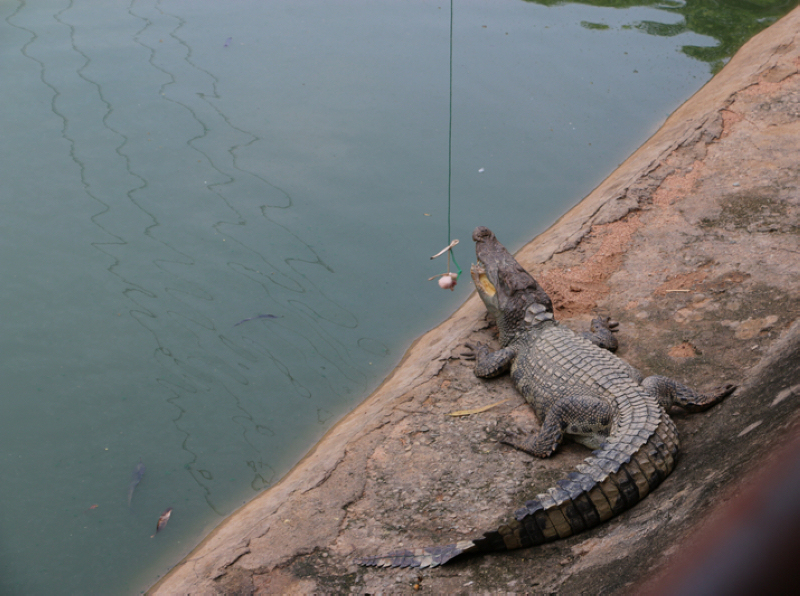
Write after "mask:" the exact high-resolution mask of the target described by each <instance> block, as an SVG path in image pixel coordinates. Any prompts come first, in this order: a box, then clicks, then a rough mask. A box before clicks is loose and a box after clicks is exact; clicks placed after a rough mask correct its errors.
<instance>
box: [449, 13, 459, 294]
mask: <svg viewBox="0 0 800 596" xmlns="http://www.w3.org/2000/svg"><path fill="white" fill-rule="evenodd" d="M449 113H450V123H449V126H448V131H447V244H450V242H452V236H451V232H450V210H451V200H450V195H451V188H452V172H453V0H450V110H449ZM451 258H452V259H453V264H454V265H455V266H456V269H458V273H457V274H456V279H458V278H459V277H461V267H459V266H458V263H457V262H456V256H455V254H453V249H452V248H451V249H450V250H449V251H447V271H448V272H449V271H450V259H451Z"/></svg>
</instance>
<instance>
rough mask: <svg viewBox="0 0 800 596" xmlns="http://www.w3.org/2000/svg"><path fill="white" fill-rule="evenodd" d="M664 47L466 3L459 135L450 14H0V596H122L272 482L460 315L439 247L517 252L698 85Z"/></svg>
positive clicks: (458, 33) (649, 11) (57, 3)
mask: <svg viewBox="0 0 800 596" xmlns="http://www.w3.org/2000/svg"><path fill="white" fill-rule="evenodd" d="M682 19H683V17H682V16H680V14H673V13H669V12H665V11H659V10H655V9H653V8H629V9H626V10H617V9H612V8H598V7H591V6H589V7H587V6H578V5H566V6H558V7H553V8H548V7H546V6H541V5H537V4H530V3H525V2H520V1H518V0H502V1H500V0H497V1H494V2H479V1H471V2H467V1H457V2H456V3H455V14H454V21H453V22H454V28H453V50H454V53H453V71H452V81H453V82H452V84H453V95H452V112H451V106H450V95H449V76H450V61H449V60H450V58H449V48H450V13H449V3H447V2H430V1H427V0H417V1H408V2H390V1H385V2H375V1H362V2H358V1H348V2H323V1H300V0H291V1H273V2H262V1H259V0H235V1H229V2H221V1H218V2H211V1H206V2H198V1H190V0H133V1H130V0H124V1H123V0H120V1H114V0H102V1H101V0H36V1H35V2H33V1H30V2H24V1H21V0H14V1H12V0H2V1H0V31H2V37H1V38H0V39H2V43H1V44H0V51H2V85H1V86H0V89H2V100H3V101H2V103H3V106H4V109H3V111H2V115H0V123H2V131H3V143H2V151H3V156H2V161H0V163H2V165H1V166H0V167H2V181H3V185H2V203H0V204H1V205H2V215H3V216H2V221H1V222H0V225H2V233H1V234H0V251H1V252H0V255H2V260H0V267H2V269H1V271H2V280H3V283H2V286H0V292H1V293H2V294H1V296H2V299H0V317H2V318H1V319H0V320H2V334H1V335H0V354H2V359H1V360H0V366H1V367H2V368H1V369H0V375H1V378H2V379H3V400H2V406H1V407H0V411H2V416H1V417H0V442H1V443H0V444H1V445H2V449H1V450H0V472H1V473H2V478H3V482H2V489H1V490H0V505H1V506H0V592H2V593H3V594H26V595H30V594H90V593H91V594H100V593H102V594H131V593H139V592H141V591H143V590H144V589H146V588H147V587H148V586H149V585H151V584H152V583H153V582H154V581H155V580H156V579H157V578H158V577H159V576H160V575H161V574H163V573H164V572H166V571H167V570H168V569H169V568H170V567H171V566H172V565H174V564H175V563H176V562H177V561H178V560H179V559H180V557H182V556H183V555H185V554H186V553H187V552H188V551H189V550H190V549H191V548H192V547H193V546H194V545H195V544H196V543H197V542H198V541H199V540H200V539H201V538H202V537H203V536H204V535H205V534H206V533H207V532H208V531H209V530H211V529H212V528H213V527H214V526H215V525H217V524H218V523H219V522H220V521H221V520H222V518H223V516H225V515H227V514H229V513H230V512H231V511H233V510H234V509H235V508H237V507H238V506H240V505H241V504H242V503H244V502H245V501H247V500H249V499H250V498H252V497H253V496H254V495H255V494H256V493H258V492H259V491H261V490H263V489H264V488H266V487H269V486H271V485H272V484H274V483H275V482H276V481H277V480H278V479H279V478H280V477H281V475H282V474H284V473H285V472H286V471H287V470H288V469H289V468H290V467H291V466H292V465H293V464H294V463H295V462H296V461H298V459H299V458H300V457H301V456H302V455H303V454H304V453H305V452H306V451H307V450H308V448H309V447H310V446H311V445H312V444H313V443H314V442H315V441H316V440H317V439H318V438H319V437H320V436H322V434H323V433H324V432H325V431H326V430H327V429H329V428H330V427H331V425H332V424H333V423H334V422H335V421H336V420H337V419H339V418H340V417H341V416H343V415H344V414H345V413H346V412H347V411H348V410H349V409H351V408H352V407H354V406H355V405H356V404H358V403H359V402H360V401H361V400H363V399H364V398H365V397H366V396H367V395H368V394H369V392H370V391H371V390H372V389H373V388H374V387H375V386H376V385H377V384H378V383H379V382H380V380H381V379H382V378H383V377H384V376H385V375H386V374H387V373H388V372H389V371H390V370H391V368H392V367H393V366H394V365H395V364H396V363H397V362H398V360H399V359H400V357H401V356H402V354H403V351H404V350H405V349H406V347H407V346H408V345H409V343H410V342H411V341H412V340H413V339H414V338H415V337H416V336H418V335H420V334H421V333H422V332H424V331H425V330H426V329H428V328H430V327H432V326H433V325H435V324H437V323H438V322H440V321H441V320H442V319H443V318H444V317H446V316H447V315H448V314H449V313H450V312H452V311H453V310H455V308H457V306H458V305H459V304H460V303H461V302H462V301H463V300H464V298H465V297H466V296H467V295H468V293H469V291H470V287H469V286H470V284H469V283H468V280H467V277H466V276H465V277H462V280H461V281H462V283H460V284H459V285H458V287H457V288H456V291H455V292H453V293H450V292H443V291H441V290H440V289H438V288H437V287H436V285H435V283H434V282H428V281H427V278H428V277H431V276H432V275H435V274H437V273H441V272H443V268H444V267H445V263H443V262H442V259H439V260H437V261H433V262H432V261H431V260H430V259H429V256H430V255H432V254H434V253H435V252H438V251H439V250H440V249H441V248H443V247H444V246H445V244H447V242H448V240H449V236H448V223H450V225H451V236H452V237H453V238H459V239H461V240H462V244H461V245H460V246H459V247H458V248H457V249H456V257H457V259H458V260H460V262H461V265H462V267H464V268H465V269H466V267H467V265H468V264H469V262H470V259H471V248H470V246H469V245H470V242H469V239H470V234H471V230H472V229H473V228H474V227H475V226H476V225H487V226H489V227H491V228H492V229H493V230H495V231H496V233H497V234H498V236H499V237H500V238H501V240H503V241H504V242H505V243H506V244H507V245H509V246H510V247H512V248H514V247H518V246H520V245H521V244H522V243H523V242H524V241H526V240H528V239H530V238H531V237H533V236H534V235H535V234H536V233H538V232H540V231H542V230H544V229H545V228H546V227H547V226H549V225H550V224H551V223H552V222H553V221H554V220H555V218H556V217H557V216H558V215H560V214H561V213H563V212H564V211H565V210H566V209H568V208H569V207H570V206H571V205H573V204H574V203H576V202H577V201H578V200H580V199H581V198H582V197H583V196H584V195H586V194H587V193H588V192H589V191H590V190H591V189H592V188H593V187H594V186H595V185H597V184H598V183H599V182H600V181H601V180H602V178H603V177H605V176H606V175H607V174H608V173H609V172H610V171H611V170H612V169H613V168H614V167H615V166H616V165H617V164H618V163H619V162H620V161H622V160H623V159H624V158H625V157H626V156H627V155H628V154H629V153H630V152H631V151H632V150H633V149H635V148H636V147H637V146H638V145H639V144H641V143H642V142H643V141H644V140H645V139H646V138H647V137H648V136H649V135H650V134H651V133H652V132H653V131H655V129H656V128H657V127H658V126H659V124H660V123H661V122H662V121H663V119H664V118H665V117H666V116H667V115H668V114H669V113H670V112H671V111H672V110H674V108H675V107H677V105H679V103H680V102H682V101H684V100H685V99H686V98H687V97H689V96H690V95H691V94H692V93H693V92H694V91H695V90H696V89H698V88H699V87H700V86H701V85H702V84H703V83H704V82H705V81H706V80H707V79H708V78H709V77H710V68H709V65H708V64H707V63H704V62H700V61H696V60H694V59H692V58H690V57H688V55H687V54H686V53H685V52H681V51H680V48H681V47H682V46H685V45H689V46H695V47H700V48H702V47H709V46H714V45H715V42H714V40H713V39H711V38H709V37H704V36H701V35H697V34H695V33H692V32H690V31H688V30H684V31H681V32H678V34H675V35H670V36H658V35H647V34H646V33H645V32H643V30H642V28H641V27H637V26H635V25H636V24H637V23H642V22H651V23H652V22H658V23H662V24H673V25H674V24H676V23H680V22H682ZM598 24H599V25H598ZM451 113H452V131H453V134H452V170H451V172H452V197H451V205H450V213H451V217H450V218H449V219H448V200H447V199H448V163H449V162H448V124H449V121H450V116H451ZM140 461H141V462H142V464H143V465H144V466H145V468H146V470H145V473H144V476H143V477H142V479H141V482H140V483H139V484H138V485H136V486H135V489H134V491H133V493H132V494H131V493H129V487H130V486H131V481H132V478H131V476H132V474H133V473H134V469H135V468H136V466H137V464H138V463H139V462H140ZM129 497H130V502H129ZM167 507H172V508H173V514H172V517H171V519H170V521H169V523H168V525H167V526H166V528H165V529H164V530H163V531H162V532H161V533H159V534H158V535H157V536H155V537H152V535H153V534H154V531H155V526H156V521H157V519H158V517H159V515H160V514H161V513H162V512H163V511H164V510H165V509H166V508H167Z"/></svg>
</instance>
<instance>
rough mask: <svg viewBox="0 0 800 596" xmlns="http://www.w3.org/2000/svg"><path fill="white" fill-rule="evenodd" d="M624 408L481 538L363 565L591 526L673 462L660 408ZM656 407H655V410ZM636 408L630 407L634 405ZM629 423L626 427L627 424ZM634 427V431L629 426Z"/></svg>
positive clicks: (438, 556)
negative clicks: (611, 425) (584, 451)
mask: <svg viewBox="0 0 800 596" xmlns="http://www.w3.org/2000/svg"><path fill="white" fill-rule="evenodd" d="M652 408H653V410H652V411H650V412H648V413H647V414H649V415H643V416H641V417H640V416H638V415H637V412H636V411H633V412H632V413H630V415H628V414H629V413H626V414H625V415H623V418H629V417H630V418H631V422H635V423H634V424H623V428H621V429H618V432H616V433H614V434H613V437H610V439H611V440H609V441H608V442H607V443H606V444H605V445H604V446H603V447H601V448H600V449H598V450H597V451H594V452H593V453H592V455H591V456H590V457H588V458H586V459H585V460H584V462H583V463H582V464H580V465H578V466H577V468H576V471H574V472H571V473H569V474H568V475H567V477H566V478H564V479H562V480H559V481H558V482H556V483H555V484H556V486H554V487H553V488H550V489H549V490H548V491H547V492H545V493H542V494H539V495H536V498H534V499H532V500H530V501H528V502H527V503H525V507H523V508H521V509H519V510H517V512H516V514H515V516H514V519H513V520H512V521H510V522H509V523H507V524H505V525H503V526H500V527H499V528H498V529H497V530H494V531H492V532H486V533H485V534H484V535H483V536H482V537H481V538H477V539H474V540H466V541H462V542H458V543H456V544H449V545H447V546H432V547H427V548H418V549H409V550H398V551H395V552H392V553H389V554H386V555H376V556H368V557H364V558H361V559H359V560H358V561H357V563H358V564H359V565H363V566H366V567H437V566H439V565H444V564H445V563H447V562H448V561H451V560H452V559H454V558H455V557H458V556H460V555H463V554H469V553H480V552H493V551H503V550H513V549H517V548H527V547H530V546H536V545H539V544H544V543H546V542H551V541H553V540H558V539H560V538H567V537H569V536H572V535H573V534H577V533H579V532H583V531H586V530H588V529H590V528H593V527H595V526H597V525H599V524H600V523H602V522H604V521H606V520H608V519H609V518H611V517H613V516H615V515H618V514H619V513H621V512H623V511H625V510H626V509H629V508H631V507H633V506H634V505H635V504H636V503H638V502H639V501H640V500H642V499H643V498H644V497H645V496H647V494H648V493H649V492H650V491H652V490H653V489H655V488H656V487H657V486H658V485H659V484H661V482H662V481H663V480H664V479H665V478H666V477H667V476H668V475H669V473H670V472H671V471H672V469H673V468H674V467H675V460H676V458H677V455H678V434H677V430H676V429H675V425H674V424H673V422H672V420H670V418H669V416H668V415H667V414H666V413H665V412H664V411H663V410H661V411H660V415H659V413H658V410H660V408H658V406H657V405H655V404H653V405H652ZM655 408H658V410H656V409H655ZM636 409H637V408H634V410H636ZM625 427H627V428H625ZM631 427H638V428H639V430H638V431H635V432H634V431H632V430H630V429H631Z"/></svg>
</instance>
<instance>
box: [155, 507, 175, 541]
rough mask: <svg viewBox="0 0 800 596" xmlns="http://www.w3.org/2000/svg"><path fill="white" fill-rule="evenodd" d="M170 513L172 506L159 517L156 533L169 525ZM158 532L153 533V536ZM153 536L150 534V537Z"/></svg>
mask: <svg viewBox="0 0 800 596" xmlns="http://www.w3.org/2000/svg"><path fill="white" fill-rule="evenodd" d="M170 515H172V507H167V510H166V511H164V513H162V514H161V517H159V518H158V523H157V524H156V534H158V533H159V532H160V531H161V530H163V529H164V526H166V525H167V522H168V521H169V516H170ZM156 534H153V536H155V535H156ZM153 536H150V538H153Z"/></svg>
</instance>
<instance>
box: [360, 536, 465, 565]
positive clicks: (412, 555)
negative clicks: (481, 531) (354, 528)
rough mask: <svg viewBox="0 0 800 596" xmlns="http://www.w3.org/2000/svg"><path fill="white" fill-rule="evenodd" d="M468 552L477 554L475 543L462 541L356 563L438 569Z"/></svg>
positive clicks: (370, 558) (378, 556)
mask: <svg viewBox="0 0 800 596" xmlns="http://www.w3.org/2000/svg"><path fill="white" fill-rule="evenodd" d="M470 552H477V549H476V548H475V542H473V541H472V540H464V541H461V542H457V543H455V544H448V545H447V546H430V547H426V548H415V549H406V550H397V551H394V552H391V553H388V554H386V555H371V556H368V557H363V558H361V559H358V560H357V561H356V562H357V563H358V564H359V565H362V566H364V567H421V568H424V567H438V566H439V565H444V564H445V563H447V562H448V561H450V560H452V559H454V558H455V557H457V556H459V555H462V554H464V553H470Z"/></svg>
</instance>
